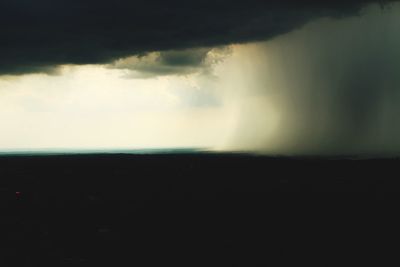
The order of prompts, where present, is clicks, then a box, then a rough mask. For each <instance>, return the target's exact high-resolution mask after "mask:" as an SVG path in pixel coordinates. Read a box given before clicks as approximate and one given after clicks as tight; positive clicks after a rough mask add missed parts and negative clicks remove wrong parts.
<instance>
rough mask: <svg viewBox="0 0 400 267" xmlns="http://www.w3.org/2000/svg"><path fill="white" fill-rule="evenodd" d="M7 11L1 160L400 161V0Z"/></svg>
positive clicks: (41, 6)
mask: <svg viewBox="0 0 400 267" xmlns="http://www.w3.org/2000/svg"><path fill="white" fill-rule="evenodd" d="M55 2H57V3H55ZM0 13H1V16H0V23H1V25H7V27H2V28H1V29H0V34H1V35H2V37H1V41H0V56H1V61H0V127H1V132H0V150H13V149H48V148H66V149H86V148H96V149H104V148H106V149H114V148H165V147H199V148H210V149H215V150H227V151H231V150H246V151H253V152H262V153H267V154H269V153H272V154H310V153H311V154H364V153H373V154H379V155H381V154H388V153H399V152H400V126H399V125H398V124H399V123H398V115H399V114H400V91H399V90H400V88H399V85H400V75H399V74H400V73H398V72H399V70H400V50H399V49H398V47H400V36H399V35H398V26H399V25H400V19H399V18H400V5H399V4H398V3H397V2H396V1H385V2H382V1H379V2H378V1H346V2H339V1H324V2H323V3H322V1H256V0H249V1H225V0H220V1H198V2H196V1H178V0H174V1H125V0H119V1H113V2H112V3H111V2H110V1H105V0H103V1H91V0H84V1H50V0H49V1H47V0H40V1H22V0H20V1H2V2H1V3H0Z"/></svg>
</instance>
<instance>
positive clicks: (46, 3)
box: [0, 0, 382, 74]
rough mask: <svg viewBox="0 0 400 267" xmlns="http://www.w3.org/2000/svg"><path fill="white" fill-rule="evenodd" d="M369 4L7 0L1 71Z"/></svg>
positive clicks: (226, 38)
mask: <svg viewBox="0 0 400 267" xmlns="http://www.w3.org/2000/svg"><path fill="white" fill-rule="evenodd" d="M369 2H374V1H372V0H353V1H345V2H342V1H294V0H281V1H261V0H247V1H240V0H236V1H235V0H231V1H228V0H217V1H215V0H214V1H211V0H203V1H183V0H170V1H164V0H163V1H161V0H146V1H144V0H140V1H129V0H114V1H109V0H107V1H106V0H96V1H94V0H68V1H67V0H57V1H55V0H37V1H31V0H4V1H1V2H0V25H1V27H0V59H1V60H0V74H22V73H28V72H46V71H49V68H51V67H52V66H56V65H60V64H96V63H109V62H112V61H113V60H116V59H118V58H124V57H127V56H131V55H143V54H145V53H148V52H152V51H164V50H179V49H185V48H195V47H206V46H217V45H223V44H229V43H237V42H246V41H253V40H264V39H268V38H271V37H274V36H277V35H279V34H282V33H285V32H288V31H291V30H293V29H295V28H297V27H299V26H301V25H303V24H304V23H306V22H308V21H310V20H313V19H315V18H317V17H321V16H347V15H354V14H357V12H358V11H359V10H360V8H361V7H362V6H363V5H364V4H366V3H369ZM380 2H382V1H380ZM200 57H201V55H200ZM162 60H164V62H163V63H162V65H163V66H167V65H168V66H183V65H185V64H187V65H188V66H189V67H190V66H193V65H194V64H196V63H201V62H200V61H199V58H196V57H189V58H188V57H182V58H179V56H178V57H177V56H176V55H173V54H168V55H165V56H164V57H162ZM187 60H189V61H187ZM190 60H193V61H190ZM159 71H161V72H162V71H166V72H168V71H169V70H168V69H160V70H159Z"/></svg>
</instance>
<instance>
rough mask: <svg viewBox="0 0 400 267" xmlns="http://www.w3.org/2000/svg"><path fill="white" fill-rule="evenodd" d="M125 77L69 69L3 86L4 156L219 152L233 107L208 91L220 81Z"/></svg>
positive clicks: (1, 81)
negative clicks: (20, 152)
mask: <svg viewBox="0 0 400 267" xmlns="http://www.w3.org/2000/svg"><path fill="white" fill-rule="evenodd" d="M125 74H126V73H124V71H123V70H116V69H109V68H107V67H106V66H100V65H99V66H63V67H61V70H60V75H57V76H48V75H44V74H32V75H24V76H21V77H3V78H0V128H1V132H0V150H9V149H46V148H68V149H74V148H77V149H82V148H83V149H85V148H164V147H201V148H213V147H216V146H219V145H221V144H223V143H224V142H225V140H226V138H227V135H229V131H230V130H231V127H232V126H231V125H232V120H231V118H230V114H229V112H230V110H229V108H227V106H226V104H227V103H224V100H223V99H222V96H221V94H220V93H219V92H218V91H215V88H202V87H201V86H203V85H204V84H206V85H209V86H210V87H212V86H215V84H214V81H213V79H215V77H214V78H213V79H211V78H210V80H211V81H210V82H207V81H206V82H205V81H204V80H207V79H208V78H207V77H200V76H199V75H197V74H191V75H187V76H163V77H155V78H151V79H128V78H126V77H125ZM199 92H201V93H199ZM200 98H204V99H200ZM208 98H209V99H208ZM199 101H200V104H198V102H199ZM203 102H204V103H203ZM208 102H210V103H208Z"/></svg>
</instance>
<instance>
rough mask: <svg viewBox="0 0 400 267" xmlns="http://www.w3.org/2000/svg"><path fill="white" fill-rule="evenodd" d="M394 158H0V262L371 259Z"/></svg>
mask: <svg viewBox="0 0 400 267" xmlns="http://www.w3.org/2000/svg"><path fill="white" fill-rule="evenodd" d="M399 163H400V161H399V160H397V159H391V160H388V159H381V160H338V159H313V158H267V157H256V156H248V155H238V154H236V155H235V154H231V155H229V154H226V155H222V154H182V155H179V154H164V155H136V156H135V155H70V156H14V157H6V156H3V157H0V176H1V179H0V212H1V214H0V242H1V247H2V249H1V251H0V254H1V257H0V266H5V267H7V266H38V267H39V266H52V267H53V266H54V267H56V266H164V265H171V264H172V266H176V265H182V264H183V265H184V266H232V265H233V264H237V265H244V266H248V265H250V264H251V263H271V262H272V261H273V260H278V261H280V262H281V263H285V262H286V261H287V260H289V261H292V262H296V265H297V264H300V263H308V262H309V261H310V260H311V261H317V262H318V263H319V264H320V265H325V263H332V262H335V261H337V263H339V264H342V263H343V261H342V259H343V258H345V257H347V256H351V257H352V258H353V259H354V260H355V263H357V262H358V261H359V260H360V259H367V260H368V261H370V260H371V261H372V260H378V262H379V263H380V265H381V264H382V261H383V260H384V259H386V258H387V256H388V255H389V254H392V253H397V246H396V245H390V246H389V245H387V244H389V243H388V242H389V241H388V240H392V241H395V243H398V241H397V238H396V237H395V234H396V233H395V232H396V231H395V230H394V229H397V228H398V227H399V226H400V225H397V224H396V223H395V222H394V218H395V217H397V213H399V209H400V207H399V206H397V203H398V201H396V192H399V191H400V168H399V167H400V164H399ZM376 221H378V222H377V223H376ZM383 248H384V249H383ZM381 250H382V251H381ZM381 252H382V253H383V254H382V253H381ZM385 255H386V256H385ZM346 261H347V260H346ZM272 266H275V265H272ZM290 266H293V264H291V265H290Z"/></svg>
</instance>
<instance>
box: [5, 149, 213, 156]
mask: <svg viewBox="0 0 400 267" xmlns="http://www.w3.org/2000/svg"><path fill="white" fill-rule="evenodd" d="M206 152H210V150H209V149H205V148H147V149H15V150H11V149H10V150H3V151H1V150H0V156H11V155H16V156H18V155H21V156H35V155H38V156H39V155H43V156H45V155H85V154H130V155H151V154H193V153H206Z"/></svg>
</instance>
